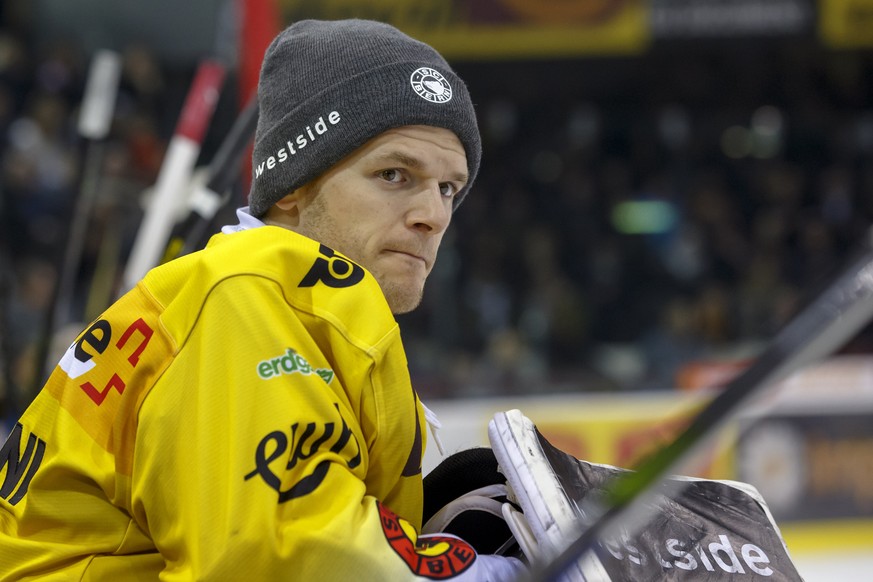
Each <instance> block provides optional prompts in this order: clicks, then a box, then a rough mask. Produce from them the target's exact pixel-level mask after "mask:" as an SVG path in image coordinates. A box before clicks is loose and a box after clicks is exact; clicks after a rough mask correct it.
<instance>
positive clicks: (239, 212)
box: [221, 206, 445, 455]
mask: <svg viewBox="0 0 873 582" xmlns="http://www.w3.org/2000/svg"><path fill="white" fill-rule="evenodd" d="M236 217H237V220H239V222H238V223H237V224H226V225H224V226H222V227H221V232H222V233H224V234H233V233H235V232H240V231H243V230H248V229H250V228H258V227H259V226H264V222H263V221H262V220H260V219H258V218H255V217H254V216H252V215H251V213H250V212H249V207H248V206H243V207H242V208H237V209H236ZM421 405H422V406H424V417H425V419H426V420H427V425H428V426H429V427H430V434H431V435H432V436H433V440H434V442H435V443H436V446H437V449H438V450H439V452H440V455H445V451H444V450H443V443H442V441H441V440H440V436H439V434H438V433H437V430H439V429H440V428H441V427H442V423H441V422H440V421H439V419H438V418H437V415H436V413H434V411H433V410H431V409H430V408H428V407H427V406H425V405H424V402H422V403H421Z"/></svg>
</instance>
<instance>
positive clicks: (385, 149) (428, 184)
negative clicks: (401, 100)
mask: <svg viewBox="0 0 873 582" xmlns="http://www.w3.org/2000/svg"><path fill="white" fill-rule="evenodd" d="M466 182H467V157H466V154H465V152H464V147H463V146H462V145H461V142H460V140H459V139H458V138H457V136H456V135H455V134H454V133H452V132H451V131H449V130H447V129H442V128H437V127H430V126H419V125H415V126H405V127H401V128H397V129H392V130H389V131H386V132H385V133H382V134H380V135H379V136H378V137H376V138H374V139H372V140H370V141H369V142H367V143H366V144H364V145H363V146H362V147H360V148H358V149H357V150H355V151H354V152H353V153H352V154H350V155H349V156H347V157H346V158H345V159H343V160H342V161H341V162H340V163H338V164H337V165H335V166H334V167H333V168H331V169H330V170H328V171H327V172H325V173H324V174H322V175H321V176H320V177H319V178H318V179H317V180H315V181H313V182H311V183H310V184H308V185H307V186H304V187H303V188H301V189H300V190H299V191H298V192H297V194H296V195H299V200H298V202H297V211H298V216H297V222H296V225H295V226H293V227H292V229H293V230H295V231H297V232H299V233H300V234H303V235H305V236H308V237H309V238H312V239H314V240H317V241H319V242H321V243H324V244H326V245H327V246H329V247H331V248H333V249H335V250H337V251H339V252H341V253H343V254H344V255H346V256H348V257H349V258H350V259H352V260H353V261H355V262H356V263H358V264H360V265H362V266H363V267H365V268H366V269H367V270H368V271H370V272H371V273H372V274H373V276H375V277H376V280H377V281H378V282H379V285H380V286H381V287H382V291H383V293H385V297H386V299H387V300H388V305H389V306H390V307H391V311H392V312H394V313H406V312H408V311H411V310H413V309H415V308H416V307H417V306H418V304H419V303H420V302H421V296H422V293H423V291H424V281H425V279H426V278H427V276H428V274H429V273H430V271H431V269H432V268H433V264H434V261H435V260H436V256H437V249H438V248H439V245H440V242H441V241H442V238H443V234H445V231H446V228H447V227H448V226H449V222H450V221H451V218H452V201H453V200H454V197H455V196H456V195H457V194H458V192H459V191H460V190H461V189H462V188H463V187H464V185H465V184H466Z"/></svg>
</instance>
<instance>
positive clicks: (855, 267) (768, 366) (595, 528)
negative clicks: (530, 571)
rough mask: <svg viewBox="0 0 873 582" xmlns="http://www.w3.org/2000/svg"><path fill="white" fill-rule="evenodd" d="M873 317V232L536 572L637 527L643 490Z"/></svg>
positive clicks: (643, 514) (553, 572)
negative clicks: (741, 369)
mask: <svg viewBox="0 0 873 582" xmlns="http://www.w3.org/2000/svg"><path fill="white" fill-rule="evenodd" d="M871 318H873V245H871V240H870V233H868V237H867V240H865V241H864V249H863V251H862V252H861V253H860V255H859V256H858V258H857V259H856V260H854V261H852V262H851V263H850V264H849V266H848V267H847V268H845V269H844V270H843V271H841V272H840V273H839V275H838V276H837V277H836V278H835V279H834V280H833V281H832V282H831V284H830V285H828V286H827V288H825V290H824V291H823V292H822V293H820V294H819V295H817V296H816V298H815V299H814V300H813V301H812V302H810V303H809V304H808V306H807V307H806V308H804V309H803V310H802V311H801V312H800V313H799V314H798V315H797V316H796V317H794V318H793V319H792V320H791V321H790V322H789V323H788V324H787V325H786V326H785V327H784V328H783V329H782V330H781V331H780V332H779V334H777V336H776V337H775V338H774V339H773V340H772V342H771V343H770V344H769V346H768V347H767V348H766V349H765V350H764V352H762V354H761V355H760V356H759V357H758V358H756V359H755V360H754V361H753V362H752V364H751V365H750V366H749V367H748V368H747V369H746V370H745V371H744V372H742V373H741V374H739V375H738V376H737V377H735V378H734V379H733V380H732V381H730V382H729V383H728V384H727V385H726V386H725V387H724V388H723V389H722V390H721V391H720V392H719V393H718V395H717V396H716V397H715V398H713V399H712V400H711V401H710V403H709V404H707V405H706V406H705V407H704V409H703V410H702V411H701V412H700V413H699V414H698V415H697V416H696V417H695V418H694V419H693V420H692V422H691V423H690V424H689V425H688V427H687V428H686V429H685V430H684V431H683V432H682V433H681V434H680V435H679V436H678V437H676V439H674V440H673V441H672V442H671V443H669V444H668V445H667V446H665V447H664V448H662V449H661V450H659V451H658V452H657V453H656V454H654V455H652V456H651V457H649V458H648V459H647V460H646V461H644V462H643V463H642V464H640V465H639V466H638V467H637V468H636V470H635V471H633V472H631V473H628V474H627V475H624V476H623V477H621V478H619V479H617V480H616V481H615V482H614V483H613V484H612V486H611V487H609V488H608V493H607V496H606V498H605V499H604V500H603V501H602V502H601V503H600V504H599V506H592V507H589V508H588V512H587V513H588V514H589V515H593V516H594V521H593V522H592V523H590V524H586V525H587V528H586V529H585V531H584V532H583V533H582V535H580V536H579V537H578V538H577V539H575V540H574V541H573V542H572V543H571V544H570V545H569V546H568V547H567V548H566V549H565V550H564V551H563V552H562V553H561V554H560V555H559V556H558V557H557V558H556V559H555V560H553V561H552V562H551V563H549V564H548V565H547V566H546V567H545V568H544V569H543V570H542V571H540V572H536V573H535V576H533V577H532V579H535V580H545V581H552V580H558V579H559V578H560V576H561V574H562V573H563V572H564V571H565V570H566V569H567V568H568V567H569V566H570V565H571V564H573V563H574V562H576V561H577V560H578V559H579V558H581V557H582V556H583V555H585V554H586V553H587V552H588V551H589V550H590V549H591V548H592V547H593V545H594V544H595V543H596V542H597V541H598V540H599V539H602V538H604V537H609V536H610V535H613V534H614V533H615V531H616V528H617V527H619V526H620V527H621V531H623V532H631V533H636V532H638V531H639V530H641V529H643V528H644V527H645V526H646V525H647V522H648V518H649V517H650V515H651V511H650V510H645V509H643V508H642V505H643V504H642V501H641V500H642V499H643V497H644V495H645V494H646V493H648V492H650V491H652V490H653V489H654V488H655V487H656V486H657V485H658V484H660V483H661V482H662V481H663V480H664V478H666V477H667V476H668V475H670V474H671V473H673V472H675V469H676V468H677V467H678V466H679V465H680V464H681V463H682V462H683V461H685V460H687V459H688V458H689V457H690V456H691V455H692V454H693V452H695V451H696V450H697V449H698V448H699V446H700V445H701V444H702V443H704V442H705V441H706V440H707V439H708V438H710V437H711V436H713V435H714V434H715V433H716V431H717V429H718V428H720V427H721V426H722V425H723V424H724V423H725V422H727V421H728V420H729V419H730V418H732V417H733V416H735V415H736V413H737V412H738V411H739V409H740V408H741V407H742V405H744V404H746V403H747V402H748V401H749V400H750V399H751V398H752V397H754V396H760V395H761V393H762V392H763V391H764V390H765V389H767V388H768V387H771V386H773V385H774V384H776V383H777V382H778V381H779V380H781V379H784V378H785V377H787V376H788V375H790V374H791V373H793V372H796V371H798V370H799V369H801V368H803V367H804V366H807V365H809V364H811V363H813V362H814V361H816V360H818V359H820V358H823V357H825V356H827V355H829V354H831V353H832V352H833V351H835V350H836V349H838V348H839V347H841V346H842V345H843V344H844V343H845V342H847V341H848V340H850V339H851V338H852V337H853V336H854V335H855V334H856V333H857V332H858V331H859V330H860V329H861V328H862V327H864V326H865V325H866V324H867V323H868V322H869V321H870V320H871Z"/></svg>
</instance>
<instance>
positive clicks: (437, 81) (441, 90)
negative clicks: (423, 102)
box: [409, 67, 452, 103]
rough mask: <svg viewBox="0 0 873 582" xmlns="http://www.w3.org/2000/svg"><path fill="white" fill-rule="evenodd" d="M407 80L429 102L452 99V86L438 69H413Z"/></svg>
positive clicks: (442, 101)
mask: <svg viewBox="0 0 873 582" xmlns="http://www.w3.org/2000/svg"><path fill="white" fill-rule="evenodd" d="M409 82H410V83H411V84H412V88H413V90H415V92H416V93H418V95H419V97H422V98H424V99H427V100H428V101H430V102H431V103H446V102H447V101H451V99H452V86H451V85H449V82H448V81H447V80H446V78H445V77H443V76H442V74H440V72H439V71H437V70H434V69H431V68H430V67H419V68H418V69H415V71H413V73H412V77H410V78H409Z"/></svg>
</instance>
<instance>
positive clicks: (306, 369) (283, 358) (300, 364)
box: [258, 348, 333, 384]
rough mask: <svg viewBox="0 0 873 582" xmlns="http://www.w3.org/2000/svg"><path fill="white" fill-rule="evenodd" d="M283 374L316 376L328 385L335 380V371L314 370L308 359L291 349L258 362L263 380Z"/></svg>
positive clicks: (259, 373)
mask: <svg viewBox="0 0 873 582" xmlns="http://www.w3.org/2000/svg"><path fill="white" fill-rule="evenodd" d="M283 374H303V375H304V376H308V375H310V374H316V375H318V376H319V377H320V378H321V379H322V380H324V381H325V382H326V383H327V384H330V381H331V380H333V370H331V369H330V368H317V369H314V368H313V367H312V366H311V365H310V364H309V362H308V361H306V358H304V357H303V356H301V355H300V354H298V353H297V352H296V351H294V350H293V349H291V348H288V349H287V350H285V353H284V354H282V355H280V356H276V357H275V358H270V359H268V360H264V361H262V362H258V376H259V377H260V378H261V380H269V379H270V378H273V377H275V376H281V375H283Z"/></svg>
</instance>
